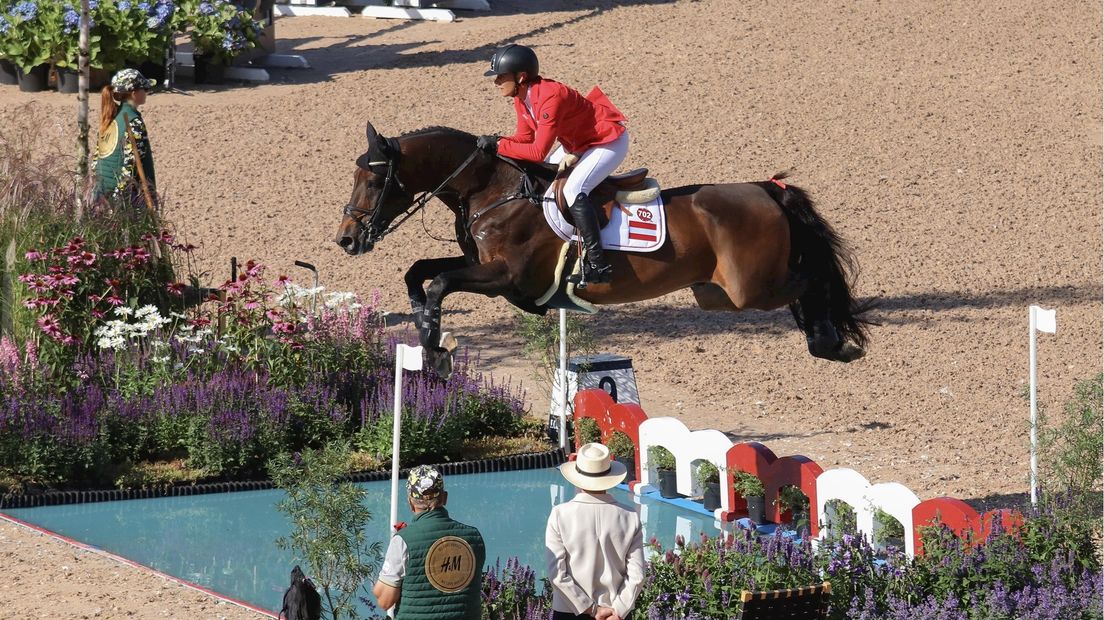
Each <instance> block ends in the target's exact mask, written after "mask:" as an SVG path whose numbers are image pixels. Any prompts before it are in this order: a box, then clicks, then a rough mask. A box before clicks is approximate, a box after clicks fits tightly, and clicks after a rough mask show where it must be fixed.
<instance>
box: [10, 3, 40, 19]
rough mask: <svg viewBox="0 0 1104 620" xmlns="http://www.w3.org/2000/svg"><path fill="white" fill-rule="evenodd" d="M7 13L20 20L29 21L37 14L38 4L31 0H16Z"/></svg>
mask: <svg viewBox="0 0 1104 620" xmlns="http://www.w3.org/2000/svg"><path fill="white" fill-rule="evenodd" d="M8 13H9V14H10V15H12V16H14V17H18V18H19V19H20V21H26V22H29V21H31V20H33V19H34V18H35V17H36V16H37V15H38V5H37V4H35V3H34V2H33V1H31V0H23V1H22V2H17V3H16V4H15V6H13V7H12V8H11V10H10V11H8Z"/></svg>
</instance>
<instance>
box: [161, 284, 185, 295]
mask: <svg viewBox="0 0 1104 620" xmlns="http://www.w3.org/2000/svg"><path fill="white" fill-rule="evenodd" d="M165 289H166V290H168V291H169V293H170V294H172V295H176V296H177V297H183V296H184V283H183V282H169V283H168V284H166V285H165Z"/></svg>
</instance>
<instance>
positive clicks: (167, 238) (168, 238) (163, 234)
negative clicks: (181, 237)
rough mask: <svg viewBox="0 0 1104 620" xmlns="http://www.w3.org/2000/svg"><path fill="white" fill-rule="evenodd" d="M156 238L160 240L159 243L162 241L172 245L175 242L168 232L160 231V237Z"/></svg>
mask: <svg viewBox="0 0 1104 620" xmlns="http://www.w3.org/2000/svg"><path fill="white" fill-rule="evenodd" d="M158 238H159V239H161V241H163V242H164V243H172V242H173V241H175V240H176V239H175V238H174V237H173V236H172V235H171V234H169V231H167V230H162V231H161V235H160V237H158Z"/></svg>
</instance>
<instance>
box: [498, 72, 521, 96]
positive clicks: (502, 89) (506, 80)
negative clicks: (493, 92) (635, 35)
mask: <svg viewBox="0 0 1104 620" xmlns="http://www.w3.org/2000/svg"><path fill="white" fill-rule="evenodd" d="M514 78H515V74H513V73H500V74H498V75H496V76H495V81H494V83H495V86H496V87H497V88H498V94H500V95H502V96H503V97H513V96H514V95H515V94H516V87H515V86H514Z"/></svg>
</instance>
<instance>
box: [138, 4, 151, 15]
mask: <svg viewBox="0 0 1104 620" xmlns="http://www.w3.org/2000/svg"><path fill="white" fill-rule="evenodd" d="M138 8H139V9H141V10H143V11H146V12H147V13H148V12H149V9H150V5H149V2H139V3H138Z"/></svg>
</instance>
